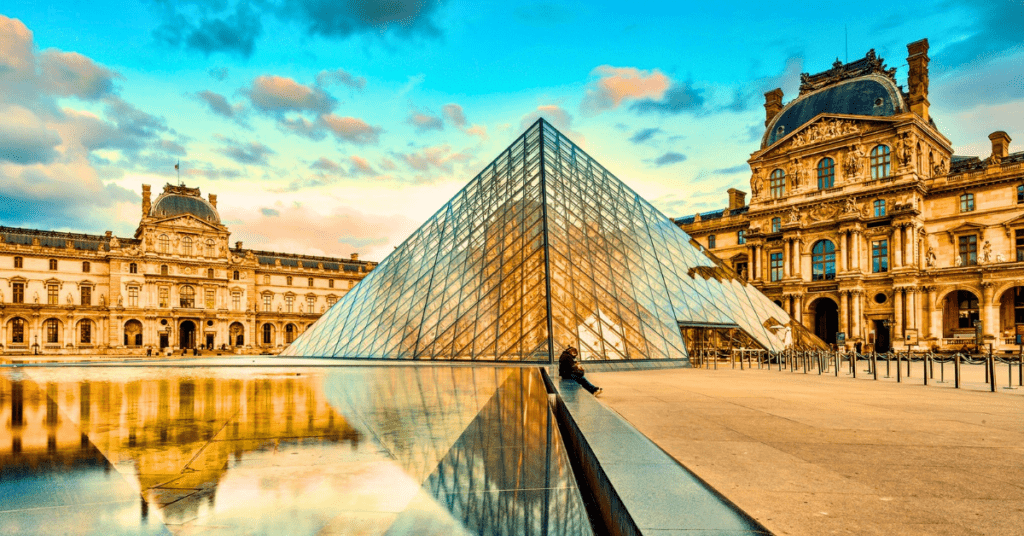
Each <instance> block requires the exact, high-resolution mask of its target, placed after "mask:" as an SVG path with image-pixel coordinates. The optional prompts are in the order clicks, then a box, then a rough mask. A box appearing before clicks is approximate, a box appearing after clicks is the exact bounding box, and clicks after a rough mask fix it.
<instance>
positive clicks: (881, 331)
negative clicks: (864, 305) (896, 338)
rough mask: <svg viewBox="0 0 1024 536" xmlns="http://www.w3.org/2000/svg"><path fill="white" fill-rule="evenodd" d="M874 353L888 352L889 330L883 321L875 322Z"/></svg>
mask: <svg viewBox="0 0 1024 536" xmlns="http://www.w3.org/2000/svg"><path fill="white" fill-rule="evenodd" d="M874 322H875V351H876V352H879V353H884V352H888V351H889V328H888V327H886V326H885V320H875V321H874Z"/></svg>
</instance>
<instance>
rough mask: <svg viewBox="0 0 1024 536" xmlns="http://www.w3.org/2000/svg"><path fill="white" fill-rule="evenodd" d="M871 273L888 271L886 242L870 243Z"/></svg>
mask: <svg viewBox="0 0 1024 536" xmlns="http://www.w3.org/2000/svg"><path fill="white" fill-rule="evenodd" d="M871 271H872V272H874V273H876V274H877V273H881V272H888V271H889V241H888V240H876V241H874V242H871Z"/></svg>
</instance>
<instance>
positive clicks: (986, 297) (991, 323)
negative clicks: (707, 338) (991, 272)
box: [981, 281, 999, 344]
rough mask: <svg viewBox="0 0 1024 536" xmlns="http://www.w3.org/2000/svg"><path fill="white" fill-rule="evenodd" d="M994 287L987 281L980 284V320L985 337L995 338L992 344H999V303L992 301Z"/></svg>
mask: <svg viewBox="0 0 1024 536" xmlns="http://www.w3.org/2000/svg"><path fill="white" fill-rule="evenodd" d="M994 292H995V288H994V285H993V284H992V283H991V282H989V281H983V282H982V283H981V319H982V321H983V322H984V325H983V326H982V331H983V333H984V334H985V336H986V337H988V336H989V335H991V336H993V337H995V341H993V343H994V344H998V343H999V303H998V302H996V300H995V299H993V293H994Z"/></svg>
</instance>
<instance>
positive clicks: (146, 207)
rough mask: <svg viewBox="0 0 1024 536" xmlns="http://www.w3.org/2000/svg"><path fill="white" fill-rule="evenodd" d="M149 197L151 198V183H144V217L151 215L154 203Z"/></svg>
mask: <svg viewBox="0 0 1024 536" xmlns="http://www.w3.org/2000/svg"><path fill="white" fill-rule="evenodd" d="M149 198H150V191H149V185H148V184H143V185H142V217H146V216H149V208H150V207H151V206H152V204H151V203H150V201H149Z"/></svg>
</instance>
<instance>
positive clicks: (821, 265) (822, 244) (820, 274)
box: [811, 240, 836, 281]
mask: <svg viewBox="0 0 1024 536" xmlns="http://www.w3.org/2000/svg"><path fill="white" fill-rule="evenodd" d="M835 278H836V245H835V244H833V243H832V241H831V240H819V241H817V242H815V244H814V247H813V248H812V249H811V281H823V280H826V279H835Z"/></svg>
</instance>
